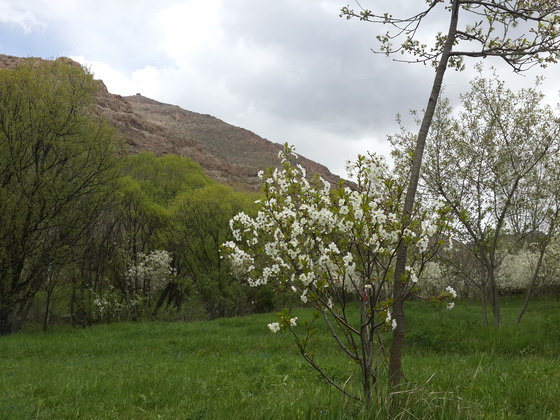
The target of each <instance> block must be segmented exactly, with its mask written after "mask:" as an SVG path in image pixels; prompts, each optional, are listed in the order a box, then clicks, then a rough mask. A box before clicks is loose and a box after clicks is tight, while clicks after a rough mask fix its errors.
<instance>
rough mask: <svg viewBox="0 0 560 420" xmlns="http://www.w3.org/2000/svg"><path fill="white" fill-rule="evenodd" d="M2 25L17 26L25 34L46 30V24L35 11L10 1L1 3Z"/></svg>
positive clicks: (0, 15)
mask: <svg viewBox="0 0 560 420" xmlns="http://www.w3.org/2000/svg"><path fill="white" fill-rule="evenodd" d="M0 23H7V24H10V25H16V26H18V27H20V28H21V29H23V31H24V32H25V33H30V32H31V31H33V30H38V29H44V24H43V23H42V22H41V20H40V19H39V18H38V17H37V16H36V15H35V13H34V12H33V10H30V9H29V8H27V7H25V5H24V4H21V3H15V2H10V1H0Z"/></svg>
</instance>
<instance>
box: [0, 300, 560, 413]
mask: <svg viewBox="0 0 560 420" xmlns="http://www.w3.org/2000/svg"><path fill="white" fill-rule="evenodd" d="M518 306H519V302H518V301H506V302H504V304H503V324H504V325H503V326H502V327H500V328H498V329H497V328H493V327H491V328H482V327H481V322H480V318H481V316H480V309H479V307H478V305H477V304H476V303H469V302H458V303H457V305H456V307H455V309H454V310H453V311H446V310H442V311H439V310H437V309H433V308H431V307H430V306H428V305H425V304H421V303H417V302H412V303H411V304H409V305H407V347H406V349H405V358H404V370H405V374H406V376H407V379H408V383H407V384H406V386H405V387H403V390H402V392H401V393H400V394H399V398H398V399H394V400H392V402H389V401H388V400H386V399H384V393H383V392H382V391H383V390H384V384H383V385H382V386H381V388H380V391H379V393H378V394H376V395H375V396H374V401H373V404H372V409H371V411H370V412H369V413H365V412H364V410H363V409H362V407H361V406H360V405H359V404H356V403H355V402H353V401H352V400H349V399H347V398H345V397H344V396H343V395H342V394H340V393H339V392H338V391H336V390H334V389H332V388H331V387H330V386H329V385H327V384H325V383H324V382H323V381H321V380H320V378H319V376H318V374H317V373H316V372H315V371H313V370H312V369H311V368H310V367H309V366H308V365H307V364H306V363H305V361H304V360H303V359H302V358H301V356H299V354H298V353H297V350H296V347H295V345H294V344H293V342H292V340H291V338H290V337H289V335H287V334H285V335H281V334H277V335H273V334H271V333H270V332H269V331H268V330H267V328H266V324H267V323H268V322H271V321H273V320H274V315H273V314H265V315H256V316H249V317H242V318H231V319H221V320H216V321H208V322H198V323H155V322H154V323H137V324H132V323H121V324H111V325H100V326H96V327H93V328H88V329H77V330H74V329H71V328H66V327H58V328H54V329H53V331H52V332H50V333H47V334H43V333H40V332H36V331H27V332H24V333H20V334H16V335H13V336H8V337H0V419H229V418H235V419H236V418H239V419H299V418H324V419H339V418H341V419H342V418H346V419H354V418H379V419H385V418H390V417H391V416H392V417H393V418H398V419H407V418H410V419H412V418H418V419H431V418H433V419H449V418H453V419H556V418H560V359H559V355H560V303H559V302H555V301H554V302H532V303H531V305H530V306H529V311H528V313H527V314H526V317H525V318H524V320H523V322H522V324H521V325H519V326H517V325H515V324H514V319H515V315H516V311H517V308H518ZM309 313H310V312H309V311H307V310H301V311H298V312H297V313H296V315H297V316H299V317H300V319H303V318H304V317H305V316H306V315H308V314H309ZM316 349H317V351H318V354H319V355H320V356H321V359H320V360H322V362H323V363H324V365H325V366H326V368H327V370H328V371H329V372H330V373H331V374H332V375H333V376H334V377H336V378H338V379H339V380H341V381H345V380H346V379H347V378H348V377H349V376H350V375H352V374H354V375H356V368H355V366H354V365H353V364H351V363H349V362H348V359H346V358H344V357H343V356H341V355H340V353H339V352H338V351H337V349H336V347H335V346H334V345H332V339H330V337H329V336H328V334H326V333H325V331H324V330H322V332H321V334H319V337H318V341H317V343H316Z"/></svg>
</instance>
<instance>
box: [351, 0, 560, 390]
mask: <svg viewBox="0 0 560 420" xmlns="http://www.w3.org/2000/svg"><path fill="white" fill-rule="evenodd" d="M418 3H419V4H420V3H421V2H418ZM393 4H394V3H393ZM356 5H357V6H356V7H355V8H353V7H350V6H347V7H343V8H342V9H341V16H345V17H346V18H348V19H352V18H358V19H360V20H361V21H365V22H371V23H377V24H382V25H384V26H386V27H388V28H389V30H388V31H386V32H384V33H382V34H380V35H378V36H377V39H378V41H379V42H380V47H379V49H378V50H377V51H378V52H381V53H384V54H386V55H388V56H392V55H395V54H397V55H398V57H399V61H408V62H418V63H424V64H426V63H429V64H432V65H433V66H434V67H435V71H436V73H435V76H434V80H433V84H432V90H431V92H430V96H429V99H428V104H427V106H426V108H425V111H424V116H423V119H422V122H421V124H420V128H419V131H418V135H417V137H416V144H415V148H414V153H413V154H412V157H411V171H410V177H409V182H408V188H407V192H406V196H405V202H404V213H403V214H404V216H403V217H404V220H403V222H404V223H403V226H406V225H407V224H408V223H409V221H408V219H409V218H410V215H411V214H412V212H413V208H414V203H415V198H416V190H417V187H418V180H419V177H420V169H421V165H422V156H423V152H424V146H425V144H426V139H427V137H428V131H429V129H430V125H431V122H432V118H433V115H434V111H435V109H436V104H437V101H438V97H439V94H440V91H441V86H442V82H443V77H444V74H445V71H446V69H447V68H454V69H456V70H462V69H463V68H464V58H465V57H473V58H485V57H498V58H501V59H502V60H504V61H505V62H506V63H507V64H508V65H509V66H511V67H512V69H513V71H515V72H523V71H525V70H527V69H529V68H531V67H533V66H535V65H541V66H546V65H547V64H549V63H556V62H557V61H558V59H560V36H559V35H560V13H559V12H560V3H558V2H557V1H543V0H495V1H486V0H448V1H444V0H426V1H425V2H424V7H423V8H421V6H418V9H419V11H418V12H417V13H415V14H412V15H411V16H406V17H402V18H401V17H396V16H394V15H393V14H391V13H388V12H375V11H372V10H370V9H367V8H364V7H362V5H361V4H360V3H358V2H356ZM397 7H398V6H397ZM442 8H443V9H444V10H445V11H446V12H447V13H448V21H447V31H446V32H443V31H442V32H439V33H437V34H436V36H435V39H434V41H433V43H432V45H428V44H424V43H423V42H421V41H420V40H419V38H420V36H421V35H423V34H422V30H423V29H424V23H425V22H426V19H427V18H428V17H429V16H430V17H431V16H434V15H436V14H437V13H439V12H440V11H441V9H442ZM459 17H461V26H459ZM443 25H444V23H443V21H442V29H444V27H443ZM444 30H445V29H444ZM401 54H402V55H401ZM406 260H407V246H406V244H405V243H404V241H401V242H400V246H399V249H398V258H397V261H396V263H395V277H394V279H395V280H394V285H393V287H394V290H393V298H394V300H395V306H394V308H393V310H394V312H393V316H394V318H395V319H396V320H397V328H395V330H394V331H393V342H392V346H391V358H390V367H389V375H390V382H391V385H392V386H397V385H398V384H399V383H400V380H401V377H402V372H401V362H402V352H403V347H404V333H405V330H404V299H405V297H406V296H405V288H404V286H403V282H402V281H401V279H402V278H403V276H404V274H405V268H406Z"/></svg>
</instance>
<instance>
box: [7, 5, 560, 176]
mask: <svg viewBox="0 0 560 420" xmlns="http://www.w3.org/2000/svg"><path fill="white" fill-rule="evenodd" d="M386 3H387V2H386ZM344 4H345V3H344V2H342V3H341V2H340V1H339V0H314V1H313V2H302V1H301V0H283V1H271V2H266V3H265V2H262V1H260V0H236V1H228V0H158V1H157V2H155V1H149V0H119V1H99V0H80V1H75V0H57V1H52V0H33V1H31V0H30V1H26V2H22V1H20V0H0V30H1V29H2V26H4V27H6V26H9V25H12V26H13V25H15V26H16V27H17V28H21V31H22V32H25V31H27V33H25V36H24V37H22V38H17V39H15V40H14V41H13V42H11V43H10V44H11V45H12V46H13V47H11V49H10V51H18V49H17V48H18V47H19V48H21V49H20V51H21V53H18V54H16V55H21V56H27V55H29V52H28V51H29V47H30V45H31V44H33V46H34V47H35V49H34V50H33V51H34V53H35V51H36V50H42V51H45V53H44V54H46V57H47V58H52V57H53V56H60V55H68V56H72V57H74V58H75V59H76V60H77V61H79V62H81V63H85V64H88V65H90V66H91V70H92V71H93V72H94V74H95V76H96V77H97V78H100V79H103V80H104V82H105V84H106V85H107V87H108V89H109V91H111V92H113V93H118V94H122V95H133V94H135V93H141V94H143V95H145V96H148V97H151V98H153V99H156V100H159V101H162V102H167V103H171V104H176V105H179V106H181V107H182V108H185V109H188V110H191V111H195V112H201V113H207V114H211V115H214V116H216V117H218V118H220V119H222V120H224V121H226V122H228V123H231V124H234V125H237V126H241V127H244V128H247V129H249V130H251V131H254V132H255V133H257V134H259V135H261V136H263V137H266V138H268V139H269V140H272V141H276V142H285V141H287V142H290V143H293V144H295V145H296V147H297V149H298V151H299V152H300V153H302V154H304V155H305V156H307V157H309V158H311V159H314V160H316V161H318V162H321V163H323V164H326V165H327V166H329V167H330V168H331V169H332V170H334V171H335V172H337V173H339V174H342V175H343V174H344V173H343V168H344V163H345V160H346V159H353V158H355V155H357V154H358V153H366V152H367V151H368V150H370V151H380V152H382V153H387V150H388V146H387V143H386V141H385V138H386V136H387V135H388V134H393V133H395V132H396V131H397V130H398V126H397V124H396V123H395V115H396V114H397V113H401V114H403V119H404V121H405V123H407V124H408V125H409V126H410V127H411V129H414V126H413V123H412V119H411V118H409V117H408V111H409V110H410V109H415V110H418V111H421V110H422V109H423V108H424V107H425V106H426V103H427V100H428V95H429V93H430V90H431V85H432V79H433V75H434V71H433V69H432V68H431V67H429V66H428V67H426V66H423V65H421V64H416V65H412V64H404V63H396V62H393V61H392V60H391V59H388V58H386V57H384V56H382V55H376V54H373V53H372V52H371V50H370V49H371V48H372V47H375V46H376V45H377V40H376V39H375V35H376V34H377V33H378V31H380V30H382V28H381V27H379V26H376V25H372V24H368V23H364V22H359V21H357V20H350V21H347V20H346V19H343V18H342V19H341V18H340V17H339V9H340V7H341V6H342V5H344ZM387 4H389V3H387ZM390 5H391V6H392V7H394V9H395V11H396V12H398V11H399V10H400V11H403V13H402V14H404V15H406V14H407V10H405V9H404V7H407V8H410V7H412V5H411V2H409V1H405V0H392V1H391V3H390ZM2 11H3V12H4V13H1V12H2ZM399 15H401V14H400V13H399ZM429 25H430V26H429V30H428V31H429V32H430V33H431V32H433V31H435V30H437V29H438V27H439V25H440V22H439V21H438V19H437V18H436V19H434V20H432V21H430V22H429ZM4 30H5V28H4ZM22 39H25V42H23V41H22ZM47 51H48V52H47ZM53 51H54V53H53ZM488 61H489V64H488V65H490V63H491V64H495V65H500V63H499V62H497V61H496V60H493V61H491V60H488ZM474 62H475V61H474V60H473V61H469V60H467V65H468V70H467V71H466V72H463V73H456V72H454V71H449V72H448V73H447V74H446V76H445V80H444V83H445V85H446V90H445V94H446V95H447V96H450V97H451V98H452V103H457V102H458V99H459V93H461V92H465V91H467V90H468V89H469V80H470V79H471V78H472V77H474V75H475V72H474V71H473V70H472V63H474ZM500 74H503V75H504V76H503V77H504V78H507V81H508V83H511V87H512V88H514V89H515V88H517V87H521V86H524V85H527V84H529V85H530V83H529V82H530V81H531V80H532V76H530V77H527V78H523V77H519V76H514V75H512V74H511V71H509V69H507V68H504V67H500ZM533 74H535V73H533ZM548 74H549V75H550V72H548ZM549 77H550V76H549ZM559 83H560V82H558V81H556V80H550V81H548V80H547V84H546V85H545V86H543V89H545V90H547V92H554V94H553V95H552V96H553V97H554V101H557V99H558V96H557V94H556V92H557V90H558V89H559V88H560V87H559Z"/></svg>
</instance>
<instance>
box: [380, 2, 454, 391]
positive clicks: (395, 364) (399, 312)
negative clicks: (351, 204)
mask: <svg viewBox="0 0 560 420" xmlns="http://www.w3.org/2000/svg"><path fill="white" fill-rule="evenodd" d="M458 20H459V0H453V5H452V12H451V21H450V24H449V31H448V34H447V40H446V42H445V46H444V48H443V50H442V54H441V58H440V61H439V64H438V66H437V69H436V75H435V77H434V82H433V85H432V91H431V93H430V98H429V100H428V106H427V107H426V111H425V112H424V117H423V119H422V124H421V126H420V130H419V132H418V137H417V138H416V147H415V150H414V156H413V161H412V168H411V171H410V180H409V184H408V189H407V191H406V197H405V202H404V209H403V229H404V228H406V227H407V226H408V224H409V223H410V217H411V215H412V211H413V209H414V201H415V198H416V190H417V188H418V180H419V179H420V169H421V166H422V157H423V154H424V146H425V144H426V139H427V138H428V131H429V129H430V125H431V124H432V119H433V117H434V113H435V110H436V105H437V102H438V98H439V94H440V92H441V86H442V83H443V75H444V74H445V70H446V69H447V63H448V61H449V57H450V54H451V51H452V49H453V44H454V42H455V39H456V35H457V22H458ZM406 260H407V246H406V245H405V244H404V242H403V241H402V240H401V241H400V242H399V245H398V247H397V260H396V263H395V278H394V282H393V300H394V304H393V318H394V319H395V321H396V322H397V326H396V328H395V329H394V330H393V342H392V343H391V349H390V358H389V384H390V386H391V387H397V386H398V385H399V384H400V381H401V377H402V370H401V367H402V353H403V348H404V333H405V328H404V327H405V325H404V299H405V285H404V283H403V276H404V273H405V268H406Z"/></svg>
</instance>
